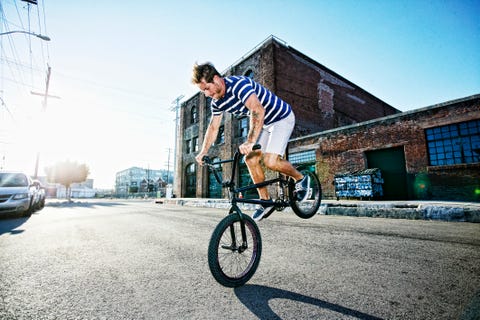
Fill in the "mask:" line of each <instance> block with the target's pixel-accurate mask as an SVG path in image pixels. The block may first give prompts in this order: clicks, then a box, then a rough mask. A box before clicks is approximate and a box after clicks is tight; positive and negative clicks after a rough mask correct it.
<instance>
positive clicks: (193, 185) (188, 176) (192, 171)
mask: <svg viewBox="0 0 480 320" xmlns="http://www.w3.org/2000/svg"><path fill="white" fill-rule="evenodd" d="M185 169H186V170H185V184H186V190H185V197H186V198H194V197H196V189H197V170H196V166H195V163H190V164H189V165H187V167H186V168H185Z"/></svg>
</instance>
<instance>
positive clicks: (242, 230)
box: [203, 145, 322, 287]
mask: <svg viewBox="0 0 480 320" xmlns="http://www.w3.org/2000/svg"><path fill="white" fill-rule="evenodd" d="M253 149H254V150H256V149H260V146H259V145H255V146H254V147H253ZM240 156H241V154H240V152H239V151H238V150H237V151H236V152H235V154H234V156H233V158H232V159H227V160H218V161H212V160H211V159H210V158H209V157H208V156H205V157H204V158H203V162H204V164H205V165H206V166H208V167H209V169H210V170H212V172H213V174H214V176H215V179H216V180H217V182H218V183H220V184H221V185H222V187H224V188H227V189H228V191H229V199H230V203H231V207H230V210H229V212H228V213H229V214H228V215H227V216H226V217H225V218H223V219H222V220H221V221H220V222H219V224H218V225H217V226H216V228H215V229H214V230H213V233H212V236H211V238H210V243H209V246H208V265H209V268H210V272H211V273H212V275H213V277H214V278H215V280H217V282H218V283H220V284H221V285H223V286H226V287H239V286H242V285H244V284H245V283H246V282H247V281H248V280H250V278H251V277H252V276H253V275H254V273H255V271H256V270H257V267H258V265H259V263H260V256H261V254H262V238H261V236H260V230H259V228H258V226H257V224H256V223H255V221H254V220H253V219H252V218H251V217H250V216H249V215H247V214H244V213H243V212H242V210H240V208H239V206H238V204H239V203H251V204H259V205H264V204H265V205H270V206H271V202H268V201H265V200H261V199H244V198H243V197H241V196H240V195H241V193H244V192H245V191H247V190H252V189H256V188H258V187H263V186H268V185H275V184H276V185H277V188H278V189H277V195H276V199H275V201H274V205H273V207H271V208H269V209H267V210H268V212H266V213H265V215H264V217H263V219H265V218H267V217H268V216H269V215H271V214H272V212H273V211H274V210H277V211H282V210H284V209H285V208H287V207H291V208H292V210H293V212H294V213H295V214H296V215H297V216H298V217H300V218H303V219H308V218H311V217H313V216H314V215H315V214H316V213H317V211H318V208H319V207H320V202H321V198H322V190H321V185H320V181H319V180H318V177H317V176H316V175H315V173H313V172H311V171H309V170H307V169H305V168H302V167H298V168H297V170H299V171H300V172H302V174H304V175H308V176H309V177H310V185H309V187H308V190H307V197H306V198H305V199H304V200H303V201H299V200H298V199H297V197H296V191H295V182H294V181H293V179H292V178H290V177H286V176H284V175H282V174H279V176H278V177H277V178H275V179H271V180H266V181H264V182H262V183H258V184H251V185H247V186H243V187H237V186H236V184H235V172H236V169H237V167H238V166H239V162H240ZM229 162H233V164H232V170H231V176H230V180H227V181H222V179H221V177H220V174H219V173H218V170H219V167H220V166H221V165H222V164H224V163H229Z"/></svg>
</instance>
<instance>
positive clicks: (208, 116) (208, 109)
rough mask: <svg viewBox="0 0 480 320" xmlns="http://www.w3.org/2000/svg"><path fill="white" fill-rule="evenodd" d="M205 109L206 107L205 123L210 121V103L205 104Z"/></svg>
mask: <svg viewBox="0 0 480 320" xmlns="http://www.w3.org/2000/svg"><path fill="white" fill-rule="evenodd" d="M207 106H208V107H207V109H206V114H207V118H206V120H207V123H210V120H211V119H212V109H211V108H210V104H207Z"/></svg>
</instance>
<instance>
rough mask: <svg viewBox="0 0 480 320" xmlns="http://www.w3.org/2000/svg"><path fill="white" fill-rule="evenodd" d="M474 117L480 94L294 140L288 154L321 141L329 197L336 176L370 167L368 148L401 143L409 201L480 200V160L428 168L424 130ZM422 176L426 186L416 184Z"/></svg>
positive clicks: (323, 177)
mask: <svg viewBox="0 0 480 320" xmlns="http://www.w3.org/2000/svg"><path fill="white" fill-rule="evenodd" d="M473 119H480V97H479V96H473V97H469V98H465V99H460V100H456V101H452V102H448V103H444V104H440V105H436V106H432V107H429V108H424V109H418V110H414V111H412V112H406V113H403V114H399V115H395V116H390V117H385V118H381V119H378V120H374V121H368V122H364V123H360V124H357V125H351V126H347V127H344V128H338V129H335V130H330V131H325V132H322V133H319V134H317V135H311V136H310V137H307V138H298V139H293V140H292V142H291V144H290V153H292V152H296V151H297V150H300V149H301V148H305V146H308V145H311V146H312V147H315V146H317V145H318V147H317V148H318V149H317V172H319V176H320V179H321V182H322V187H323V191H324V197H326V198H335V189H334V185H333V181H334V176H335V174H338V173H344V172H354V171H358V170H363V169H366V168H367V165H368V164H367V161H366V156H365V153H366V152H368V151H372V150H380V149H388V148H393V147H403V149H404V153H405V171H406V174H407V178H406V179H407V186H408V190H407V194H408V197H409V198H410V199H442V200H466V201H478V200H479V199H480V197H479V195H478V192H479V191H480V163H476V164H462V165H452V166H429V164H428V151H427V143H426V140H425V131H424V130H425V129H426V128H431V127H437V126H443V125H446V124H451V123H458V122H465V121H469V120H473ZM419 177H421V178H422V179H423V180H422V181H423V182H425V183H423V184H422V185H426V187H427V189H428V190H423V191H422V192H419V190H418V188H416V183H417V184H418V181H419V179H420V178H419Z"/></svg>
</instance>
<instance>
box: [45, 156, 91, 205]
mask: <svg viewBox="0 0 480 320" xmlns="http://www.w3.org/2000/svg"><path fill="white" fill-rule="evenodd" d="M45 172H46V173H47V179H48V182H51V183H60V184H61V185H64V186H65V188H66V193H67V199H68V201H70V200H71V185H72V183H79V182H84V181H85V180H87V176H88V175H89V173H90V169H89V168H88V167H87V165H86V164H78V163H77V162H71V161H69V160H67V161H61V162H57V163H56V164H54V165H53V166H50V167H47V168H45Z"/></svg>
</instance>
